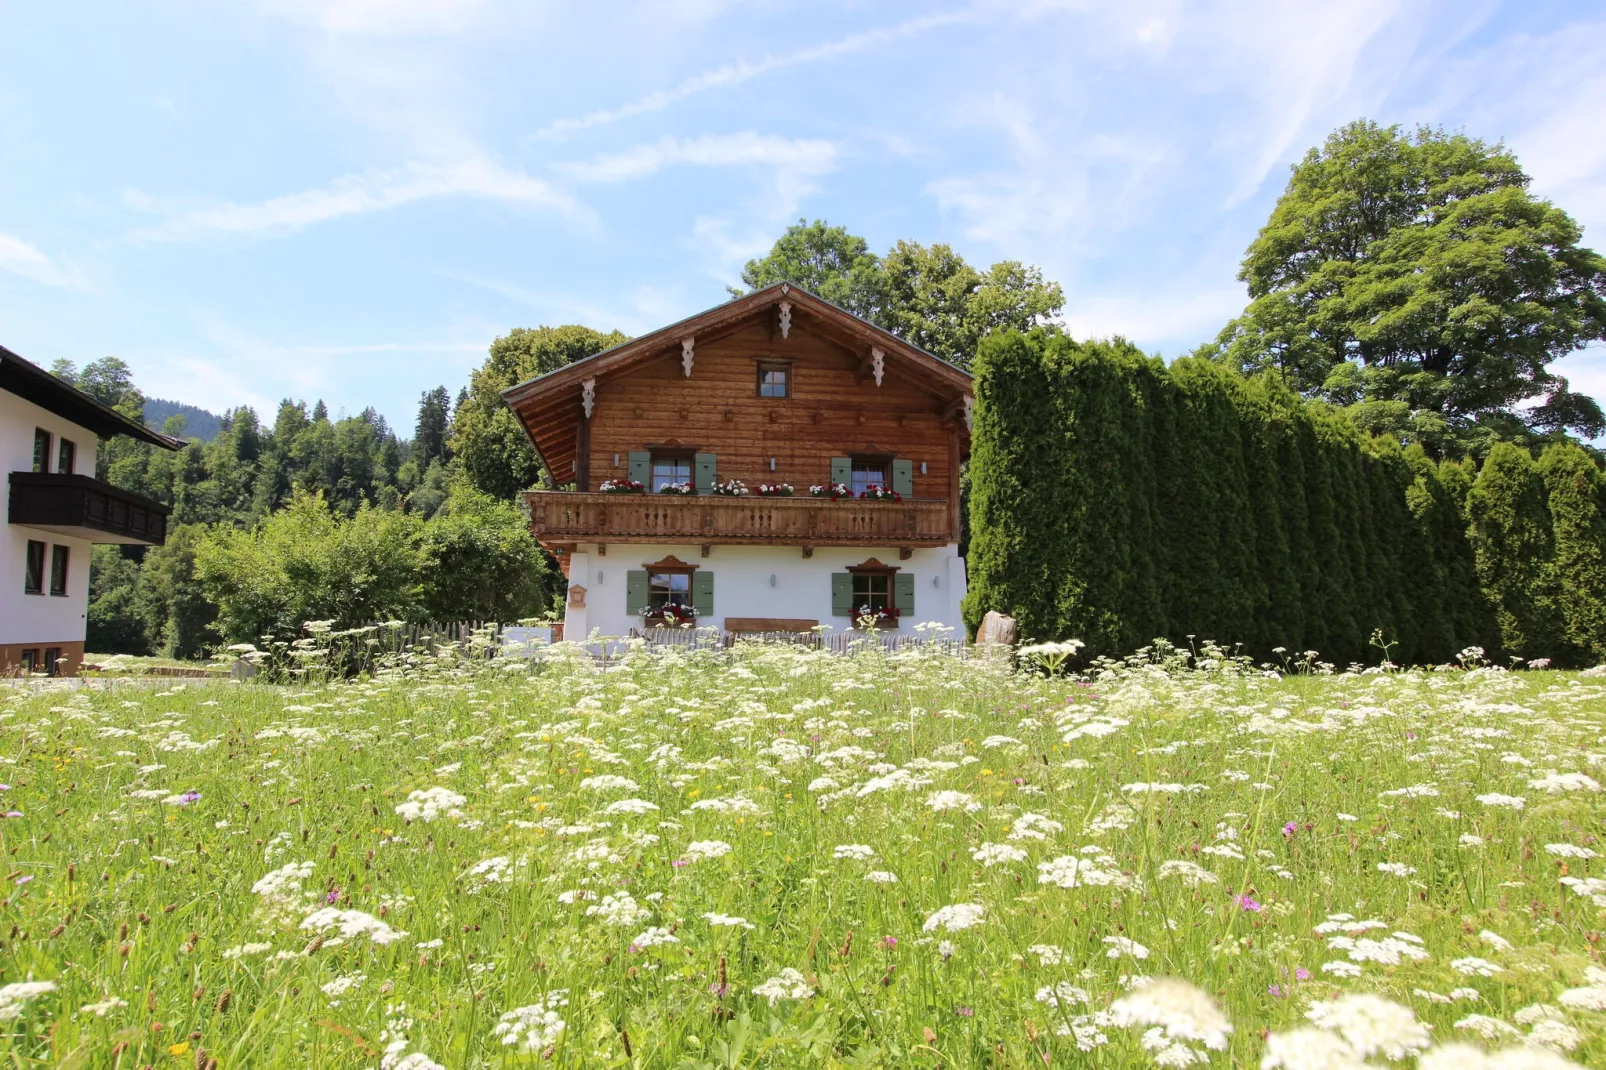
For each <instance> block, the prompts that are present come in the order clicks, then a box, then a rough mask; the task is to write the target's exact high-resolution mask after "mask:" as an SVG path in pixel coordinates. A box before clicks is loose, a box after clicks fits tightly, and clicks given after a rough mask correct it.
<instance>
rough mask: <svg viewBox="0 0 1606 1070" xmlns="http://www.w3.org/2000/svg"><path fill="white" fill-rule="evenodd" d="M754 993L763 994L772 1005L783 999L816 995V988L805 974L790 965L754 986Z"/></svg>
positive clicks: (756, 994)
mask: <svg viewBox="0 0 1606 1070" xmlns="http://www.w3.org/2000/svg"><path fill="white" fill-rule="evenodd" d="M753 995H755V996H763V997H764V998H765V999H767V1000H769V1001H770V1006H772V1007H773V1006H775V1004H776V1002H777V1001H779V1000H783V999H808V998H809V997H810V996H812V995H814V989H812V988H810V987H809V983H808V982H807V981H806V980H804V979H803V975H802V974H801V973H798V972H797V971H796V970H794V969H792V967H790V966H788V967H786V968H785V969H783V970H782V971H781V972H780V973H779V974H777V975H776V976H774V977H771V978H770V979H769V980H767V981H765V982H764V983H763V984H761V985H754V986H753Z"/></svg>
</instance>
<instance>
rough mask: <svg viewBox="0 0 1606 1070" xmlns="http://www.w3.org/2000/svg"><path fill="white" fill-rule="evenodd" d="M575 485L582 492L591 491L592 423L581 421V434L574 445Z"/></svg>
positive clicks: (586, 420) (587, 420) (588, 420)
mask: <svg viewBox="0 0 1606 1070" xmlns="http://www.w3.org/2000/svg"><path fill="white" fill-rule="evenodd" d="M574 483H575V486H576V487H577V488H578V489H580V490H583V491H585V490H590V489H591V421H590V419H588V418H582V419H581V420H580V434H579V435H578V436H577V438H576V441H575V444H574Z"/></svg>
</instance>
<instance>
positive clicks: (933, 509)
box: [525, 490, 958, 548]
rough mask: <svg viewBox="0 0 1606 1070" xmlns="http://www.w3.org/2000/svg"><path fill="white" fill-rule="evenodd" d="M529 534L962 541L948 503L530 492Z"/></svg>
mask: <svg viewBox="0 0 1606 1070" xmlns="http://www.w3.org/2000/svg"><path fill="white" fill-rule="evenodd" d="M525 500H526V501H527V502H528V503H529V506H530V531H531V532H532V533H533V534H534V535H535V537H536V538H537V539H538V540H540V541H541V542H542V543H545V544H554V543H573V542H580V541H584V542H600V543H604V544H606V543H610V542H653V543H659V542H681V543H699V544H732V543H736V544H740V543H750V544H755V545H782V546H804V547H810V546H898V547H905V548H913V547H917V546H944V545H947V544H948V543H951V542H955V541H957V540H958V535H957V533H956V532H955V531H954V530H953V509H952V507H951V505H950V503H949V502H948V501H946V500H944V499H931V498H923V499H905V500H904V501H901V502H873V501H860V500H857V499H854V500H848V499H844V500H842V501H835V502H834V501H831V500H830V499H829V498H813V497H802V498H760V497H756V496H743V497H740V498H733V497H724V496H721V495H698V496H681V495H673V494H598V493H585V494H582V493H580V492H577V491H539V490H538V491H530V492H528V493H526V494H525Z"/></svg>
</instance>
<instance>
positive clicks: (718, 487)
mask: <svg viewBox="0 0 1606 1070" xmlns="http://www.w3.org/2000/svg"><path fill="white" fill-rule="evenodd" d="M710 493H713V494H722V495H724V496H725V497H727V498H740V497H741V496H743V495H744V494H746V493H747V484H746V483H743V482H742V481H741V480H739V479H727V480H724V481H722V482H719V483H715V484H714V486H713V489H712V490H711V492H710Z"/></svg>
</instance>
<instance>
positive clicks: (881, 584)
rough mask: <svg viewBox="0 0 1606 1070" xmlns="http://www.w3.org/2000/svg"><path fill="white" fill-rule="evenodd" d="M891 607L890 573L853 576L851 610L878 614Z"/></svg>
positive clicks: (860, 573) (857, 573)
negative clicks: (866, 610)
mask: <svg viewBox="0 0 1606 1070" xmlns="http://www.w3.org/2000/svg"><path fill="white" fill-rule="evenodd" d="M890 605H892V573H890V572H856V573H854V575H853V608H854V609H856V610H860V611H862V610H865V609H868V610H870V611H871V612H873V613H879V612H881V611H882V610H884V609H886V608H887V607H888V606H890Z"/></svg>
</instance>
